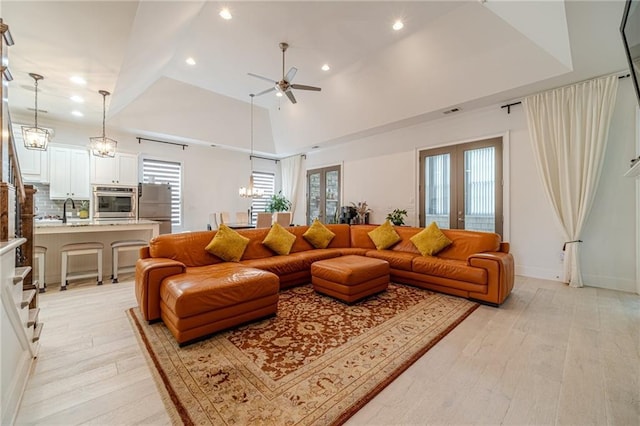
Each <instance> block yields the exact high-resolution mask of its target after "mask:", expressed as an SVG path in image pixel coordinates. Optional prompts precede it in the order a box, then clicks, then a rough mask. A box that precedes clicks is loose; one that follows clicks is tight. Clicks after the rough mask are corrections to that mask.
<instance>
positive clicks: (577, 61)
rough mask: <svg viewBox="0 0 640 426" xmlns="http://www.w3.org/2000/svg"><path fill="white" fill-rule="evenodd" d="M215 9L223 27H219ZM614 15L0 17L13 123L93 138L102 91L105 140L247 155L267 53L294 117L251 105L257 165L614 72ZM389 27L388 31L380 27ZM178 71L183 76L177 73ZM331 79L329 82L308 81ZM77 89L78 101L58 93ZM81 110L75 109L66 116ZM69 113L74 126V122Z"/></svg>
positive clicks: (563, 7) (580, 8)
mask: <svg viewBox="0 0 640 426" xmlns="http://www.w3.org/2000/svg"><path fill="white" fill-rule="evenodd" d="M223 5H227V6H228V7H229V9H230V10H231V12H232V14H233V19H231V20H229V21H226V20H223V19H222V18H220V17H219V16H218V12H219V10H220V9H221V7H222V6H223ZM623 7H624V2H623V1H602V2H597V1H586V2H584V1H580V2H578V1H569V2H562V1H546V2H543V1H532V2H526V1H513V2H509V1H495V2H494V1H491V0H489V1H487V2H479V1H440V2H437V1H415V2H394V1H388V2H382V1H377V2H362V1H356V2H344V1H343V2H325V1H321V2H307V1H301V2H289V1H287V2H265V1H263V2H225V3H224V4H223V2H218V1H189V2H184V1H159V2H153V1H140V2H137V1H106V2H100V1H76V2H74V1H42V2H33V1H25V0H20V1H6V0H4V1H1V2H0V16H2V18H3V20H4V22H5V23H7V24H8V25H9V27H10V30H11V33H12V35H13V38H14V39H15V45H14V46H12V47H11V48H10V49H9V58H10V60H9V68H10V70H11V72H12V74H13V76H14V78H15V80H14V81H13V82H11V83H10V87H9V89H10V95H9V99H10V101H9V104H10V109H11V113H12V115H14V116H15V117H22V120H24V119H25V117H26V119H27V120H28V119H29V117H32V114H33V111H29V110H27V108H33V81H32V80H31V78H30V77H29V76H28V73H29V72H36V73H39V74H42V75H44V76H45V80H44V81H42V82H41V83H40V85H39V109H42V110H46V111H47V113H46V114H45V113H42V114H40V119H41V120H42V121H44V122H45V123H46V124H49V123H50V125H51V126H53V127H54V128H55V126H56V125H60V123H61V122H73V123H76V124H84V125H88V126H95V128H96V133H99V132H100V121H101V118H102V97H101V96H100V95H99V94H98V93H97V92H98V90H100V89H104V90H108V91H111V92H112V93H113V95H112V96H111V97H109V98H108V113H107V116H108V119H107V133H109V131H110V130H118V129H121V130H125V131H128V132H132V133H135V134H136V135H138V136H154V137H155V138H158V137H161V138H165V139H167V140H180V141H192V142H195V143H206V144H212V143H213V144H216V145H221V146H226V147H229V148H231V149H246V148H247V147H248V138H249V136H248V135H249V131H248V127H249V122H250V121H249V120H250V119H249V117H250V114H249V113H250V109H249V108H250V107H249V104H248V101H249V93H257V92H259V91H262V90H264V89H266V88H268V87H269V83H267V82H265V81H262V80H259V79H256V78H253V77H251V76H248V75H247V73H248V72H252V73H256V74H260V75H263V76H266V77H269V78H272V79H274V80H279V79H280V78H281V74H282V64H281V60H282V58H281V52H280V50H279V47H278V43H279V42H281V41H286V42H288V43H289V45H290V48H289V50H288V51H287V58H286V62H287V63H286V68H287V69H288V68H289V67H291V66H295V67H297V68H298V73H297V75H296V78H295V83H299V84H308V85H314V86H320V87H322V91H321V92H303V91H299V90H298V91H295V90H294V93H295V95H296V98H297V99H298V103H297V104H296V105H292V104H290V103H289V102H288V101H287V100H286V98H276V97H275V96H274V95H273V93H271V94H267V95H264V96H261V97H259V98H256V109H255V111H256V126H255V134H256V150H257V151H259V152H261V153H265V154H270V155H275V156H286V155H290V154H294V153H299V152H305V151H308V150H309V149H310V147H311V146H313V145H319V146H323V145H327V144H332V143H338V142H341V141H346V140H350V139H352V138H355V137H358V136H359V135H363V134H371V133H375V132H379V131H384V130H386V129H389V128H394V127H398V126H402V125H409V124H415V123H417V122H420V121H424V120H430V119H436V118H441V117H443V115H442V112H443V111H444V110H446V109H449V108H451V107H454V106H456V107H460V108H461V109H463V110H467V109H470V108H475V107H479V106H484V105H489V104H491V103H496V102H502V101H506V100H511V99H515V98H517V97H519V96H522V95H524V94H528V93H532V92H534V91H537V90H542V89H545V88H551V87H556V86H558V85H562V84H567V83H570V82H574V81H579V80H583V79H586V78H591V77H594V76H598V75H603V74H608V73H611V72H616V71H620V70H623V69H625V68H626V66H627V65H626V62H625V56H624V52H623V50H622V43H621V41H620V36H619V33H618V27H619V24H620V20H621V16H622V11H623ZM398 18H401V19H403V21H404V23H405V27H404V29H402V30H401V31H393V30H392V29H391V25H392V24H393V22H394V21H395V20H396V19H398ZM187 57H193V58H194V59H195V60H196V62H197V63H196V65H195V66H189V65H187V64H186V63H185V59H186V58H187ZM324 63H328V64H330V65H331V70H330V71H329V72H324V71H321V70H320V67H321V66H322V64H324ZM74 74H78V75H82V76H83V77H84V78H85V79H86V80H87V85H86V86H85V87H78V86H75V85H74V84H73V83H71V82H69V77H70V76H71V75H74ZM72 94H78V95H81V96H83V97H84V98H85V99H86V102H85V103H84V104H83V105H77V104H74V103H73V102H72V101H70V100H69V97H70V96H71V95H72ZM73 109H78V110H81V111H82V112H84V114H85V116H84V117H82V118H77V117H73V116H72V115H71V114H70V113H71V111H72V110H73Z"/></svg>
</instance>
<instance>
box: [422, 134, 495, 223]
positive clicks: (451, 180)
mask: <svg viewBox="0 0 640 426" xmlns="http://www.w3.org/2000/svg"><path fill="white" fill-rule="evenodd" d="M502 220H503V216H502V138H495V139H486V140H482V141H477V142H470V143H465V144H460V145H453V146H448V147H443V148H434V149H430V150H426V151H420V225H421V226H426V225H428V224H430V223H431V222H436V223H437V224H438V226H439V227H440V228H451V229H472V230H477V231H488V232H496V233H498V234H501V235H502Z"/></svg>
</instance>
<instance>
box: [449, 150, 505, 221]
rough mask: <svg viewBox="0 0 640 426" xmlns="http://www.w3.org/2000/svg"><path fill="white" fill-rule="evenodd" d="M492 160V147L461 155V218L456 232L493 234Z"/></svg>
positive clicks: (493, 174) (494, 182)
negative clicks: (462, 196) (469, 230)
mask: <svg viewBox="0 0 640 426" xmlns="http://www.w3.org/2000/svg"><path fill="white" fill-rule="evenodd" d="M495 158H496V149H495V147H493V146H490V147H486V148H480V149H471V150H468V151H465V152H464V217H463V218H462V219H463V220H462V223H460V224H459V226H458V227H459V228H463V229H472V230H475V231H486V232H495V230H496V197H495V192H496V191H495V189H496V162H495ZM460 219H461V218H460V217H458V220H460Z"/></svg>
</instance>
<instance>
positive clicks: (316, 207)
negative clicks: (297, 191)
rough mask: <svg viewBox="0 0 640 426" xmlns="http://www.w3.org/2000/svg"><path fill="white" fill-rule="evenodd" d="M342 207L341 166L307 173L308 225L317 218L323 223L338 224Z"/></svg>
mask: <svg viewBox="0 0 640 426" xmlns="http://www.w3.org/2000/svg"><path fill="white" fill-rule="evenodd" d="M339 207H340V166H332V167H324V168H322V169H314V170H308V171H307V224H308V225H310V224H311V223H312V222H313V220H314V219H315V218H318V220H320V222H322V223H338V216H339V215H340V212H339V211H338V209H339Z"/></svg>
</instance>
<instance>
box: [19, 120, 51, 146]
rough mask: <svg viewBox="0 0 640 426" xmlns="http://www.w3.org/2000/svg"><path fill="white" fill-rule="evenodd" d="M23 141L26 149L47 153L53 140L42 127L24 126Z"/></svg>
mask: <svg viewBox="0 0 640 426" xmlns="http://www.w3.org/2000/svg"><path fill="white" fill-rule="evenodd" d="M22 139H23V141H24V147H25V148H27V149H33V150H38V151H46V150H47V145H49V141H50V140H51V134H50V133H49V131H48V130H47V129H43V128H42V127H26V126H22Z"/></svg>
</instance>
